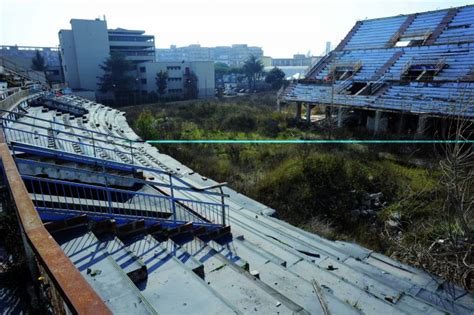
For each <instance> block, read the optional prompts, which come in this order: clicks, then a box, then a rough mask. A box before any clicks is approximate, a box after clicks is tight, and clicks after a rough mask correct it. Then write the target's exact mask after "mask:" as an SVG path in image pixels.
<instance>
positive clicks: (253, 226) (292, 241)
mask: <svg viewBox="0 0 474 315" xmlns="http://www.w3.org/2000/svg"><path fill="white" fill-rule="evenodd" d="M256 219H258V218H256V217H255V215H253V216H249V215H246V214H244V213H241V212H238V213H236V214H235V217H234V215H233V214H232V213H231V224H237V225H239V226H241V227H243V228H245V229H247V230H249V229H250V230H251V231H252V233H254V234H257V235H261V236H264V237H265V238H266V239H273V240H274V241H276V242H278V243H280V244H282V245H284V246H285V247H286V248H288V249H291V250H293V251H297V252H299V253H303V252H304V253H306V254H307V256H310V257H314V258H315V259H318V258H320V257H322V256H333V257H335V258H336V259H339V260H341V261H343V260H344V259H346V258H347V257H348V255H347V254H345V253H342V252H340V251H339V250H337V249H335V248H333V247H332V246H326V245H325V244H322V243H320V244H319V243H317V242H314V241H312V242H311V243H308V242H307V240H305V239H302V238H296V237H295V236H293V235H290V234H289V233H286V231H285V229H283V227H281V226H271V225H268V224H267V223H265V222H261V221H260V222H258V223H256V222H255V220H256ZM262 244H264V243H262Z"/></svg>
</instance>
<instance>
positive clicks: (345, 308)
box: [240, 251, 358, 314]
mask: <svg viewBox="0 0 474 315" xmlns="http://www.w3.org/2000/svg"><path fill="white" fill-rule="evenodd" d="M240 254H241V255H242V258H243V259H245V260H247V261H249V264H250V273H251V274H252V275H255V276H256V277H258V278H259V279H260V280H261V281H262V282H263V283H264V284H265V285H267V286H268V287H270V288H272V289H273V290H275V291H276V292H278V293H279V294H280V295H281V296H284V297H286V298H287V299H289V300H291V301H293V302H294V303H297V305H300V306H301V307H302V308H303V309H304V310H306V311H308V312H309V313H311V314H323V313H324V312H323V310H322V308H321V304H320V303H319V301H318V298H317V294H316V292H315V288H314V287H313V285H312V283H311V282H310V281H309V280H308V275H304V276H299V275H297V274H295V273H292V272H291V271H290V270H289V269H287V268H285V267H283V266H281V265H279V264H276V263H274V262H272V261H270V260H268V259H266V258H265V257H263V256H260V259H257V256H258V255H259V254H257V253H255V252H251V251H247V252H245V253H244V252H240ZM325 300H326V302H327V304H328V306H329V309H330V311H331V314H358V311H357V310H356V309H355V308H353V306H352V305H350V303H348V302H346V301H344V300H341V299H338V298H336V297H335V296H334V294H333V292H331V291H329V290H326V292H325Z"/></svg>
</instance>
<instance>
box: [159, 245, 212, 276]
mask: <svg viewBox="0 0 474 315" xmlns="http://www.w3.org/2000/svg"><path fill="white" fill-rule="evenodd" d="M162 245H163V247H164V248H166V250H167V252H168V253H169V254H170V255H172V256H173V257H176V258H177V259H178V260H179V261H181V262H182V263H183V264H184V265H185V266H186V267H187V268H188V269H189V270H191V271H193V272H194V273H195V274H197V275H198V276H199V277H200V278H202V279H204V266H203V265H202V263H201V262H200V261H199V260H197V259H196V258H194V257H193V256H192V255H191V254H190V253H189V252H187V251H186V250H185V249H183V248H182V247H181V246H180V245H178V244H176V243H175V242H174V241H173V240H171V239H168V240H166V241H164V242H162Z"/></svg>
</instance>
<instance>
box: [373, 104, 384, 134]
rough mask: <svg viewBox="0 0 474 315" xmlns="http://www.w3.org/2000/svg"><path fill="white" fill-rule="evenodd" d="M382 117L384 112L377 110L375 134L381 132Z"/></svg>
mask: <svg viewBox="0 0 474 315" xmlns="http://www.w3.org/2000/svg"><path fill="white" fill-rule="evenodd" d="M381 118H382V112H381V111H379V110H376V111H375V119H374V135H375V134H378V133H379V128H380V119H381Z"/></svg>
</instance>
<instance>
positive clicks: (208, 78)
mask: <svg viewBox="0 0 474 315" xmlns="http://www.w3.org/2000/svg"><path fill="white" fill-rule="evenodd" d="M189 64H190V65H189V66H190V68H191V71H193V72H194V73H195V74H196V76H197V77H198V89H199V94H198V97H199V98H209V97H214V95H215V93H214V90H215V77H214V75H215V71H214V62H212V61H211V62H209V61H195V62H190V63H189Z"/></svg>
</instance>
